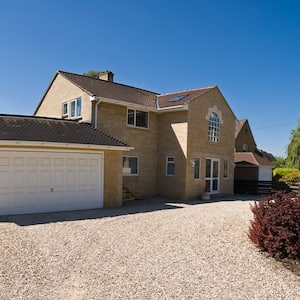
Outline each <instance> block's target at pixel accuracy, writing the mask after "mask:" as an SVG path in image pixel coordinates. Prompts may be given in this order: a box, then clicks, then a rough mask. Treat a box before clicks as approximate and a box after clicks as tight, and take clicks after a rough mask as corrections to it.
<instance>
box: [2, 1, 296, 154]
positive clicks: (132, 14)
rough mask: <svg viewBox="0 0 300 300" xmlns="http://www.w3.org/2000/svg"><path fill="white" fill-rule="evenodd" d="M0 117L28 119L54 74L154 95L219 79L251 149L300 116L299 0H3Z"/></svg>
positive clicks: (277, 143)
mask: <svg viewBox="0 0 300 300" xmlns="http://www.w3.org/2000/svg"><path fill="white" fill-rule="evenodd" d="M0 39H1V40H0V45H1V48H0V49H1V50H0V51H1V52H0V53H1V55H0V104H1V109H0V113H8V114H25V115H30V114H32V113H33V111H34V109H35V108H36V106H37V104H38V102H39V100H40V99H41V97H42V95H43V93H44V91H45V89H46V88H47V86H48V84H49V83H50V81H51V79H52V77H53V76H54V74H55V72H56V71H57V70H63V71H68V72H74V73H79V74H81V73H84V72H86V71H89V70H100V71H101V70H112V71H113V72H114V74H115V81H116V82H120V83H124V84H128V85H132V86H137V87H140V88H144V89H147V90H151V91H155V92H158V93H167V92H173V91H177V90H183V89H190V88H198V87H204V86H209V85H218V86H219V88H220V90H221V92H222V93H223V95H224V97H225V98H226V100H227V101H228V103H229V105H230V106H231V108H232V110H233V111H234V113H235V115H236V116H237V118H239V119H245V118H246V119H248V120H249V123H250V125H251V128H252V131H253V134H254V137H255V140H256V143H257V146H258V148H261V149H264V150H266V151H269V152H272V153H273V154H274V155H279V156H284V155H285V149H286V146H287V145H288V143H289V138H290V132H291V130H292V129H295V128H296V126H297V123H298V121H299V119H300V109H299V108H300V104H299V99H300V89H299V79H300V78H299V77H300V76H299V75H300V2H299V1H289V0H286V1H279V0H278V1H277V0H269V1H267V0H260V1H259V0H240V1H238V0H226V1H225V0H206V1H204V0H198V1H197V0H185V1H178V0H152V1H150V0H149V1H144V0H127V1H124V0H115V1H102V0H87V1H74V0H59V1H58V0H51V1H48V0H43V1H42V0H26V1H25V0H0Z"/></svg>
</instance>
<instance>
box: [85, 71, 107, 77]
mask: <svg viewBox="0 0 300 300" xmlns="http://www.w3.org/2000/svg"><path fill="white" fill-rule="evenodd" d="M101 73H102V72H99V71H94V70H91V71H87V72H85V73H83V75H84V76H88V77H91V78H97V79H99V75H100V74H101Z"/></svg>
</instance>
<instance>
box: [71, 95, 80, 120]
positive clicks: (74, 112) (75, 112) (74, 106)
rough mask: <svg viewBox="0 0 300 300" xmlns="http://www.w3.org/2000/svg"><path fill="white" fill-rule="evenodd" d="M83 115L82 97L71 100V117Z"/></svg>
mask: <svg viewBox="0 0 300 300" xmlns="http://www.w3.org/2000/svg"><path fill="white" fill-rule="evenodd" d="M79 117H81V97H79V98H77V99H74V100H72V101H71V118H79Z"/></svg>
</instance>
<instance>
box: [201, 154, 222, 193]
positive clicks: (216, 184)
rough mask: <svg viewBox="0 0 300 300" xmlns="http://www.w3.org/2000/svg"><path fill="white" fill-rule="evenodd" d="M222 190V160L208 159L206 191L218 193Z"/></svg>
mask: <svg viewBox="0 0 300 300" xmlns="http://www.w3.org/2000/svg"><path fill="white" fill-rule="evenodd" d="M219 192H220V160H219V159H215V158H207V159H206V170H205V193H209V194H218V193H219Z"/></svg>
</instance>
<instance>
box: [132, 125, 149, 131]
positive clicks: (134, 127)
mask: <svg viewBox="0 0 300 300" xmlns="http://www.w3.org/2000/svg"><path fill="white" fill-rule="evenodd" d="M126 127H128V128H132V129H142V130H149V127H138V126H134V125H129V124H126Z"/></svg>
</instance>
